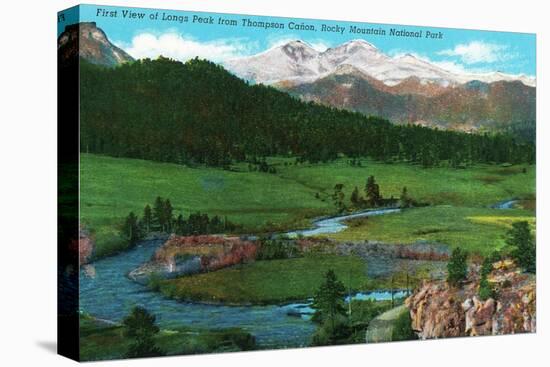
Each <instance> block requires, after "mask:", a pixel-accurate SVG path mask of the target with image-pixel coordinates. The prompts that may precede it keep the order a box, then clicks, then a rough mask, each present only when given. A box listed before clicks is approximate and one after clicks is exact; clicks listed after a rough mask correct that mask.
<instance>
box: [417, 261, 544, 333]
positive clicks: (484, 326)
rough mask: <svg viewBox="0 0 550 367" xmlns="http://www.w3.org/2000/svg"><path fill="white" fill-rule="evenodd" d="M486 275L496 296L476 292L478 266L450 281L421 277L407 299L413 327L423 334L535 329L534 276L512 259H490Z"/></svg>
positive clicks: (504, 331)
mask: <svg viewBox="0 0 550 367" xmlns="http://www.w3.org/2000/svg"><path fill="white" fill-rule="evenodd" d="M487 279H488V281H489V283H490V284H491V286H492V287H493V288H494V289H495V290H496V294H497V296H496V299H493V298H489V299H487V300H485V301H484V300H481V299H480V297H479V280H480V276H479V267H476V266H472V269H471V270H470V274H469V277H468V279H467V281H465V282H464V284H462V285H461V286H460V287H451V286H449V285H448V284H447V283H446V282H444V281H426V282H424V283H423V284H422V285H421V286H420V287H419V288H418V289H417V290H416V291H415V292H414V293H413V294H412V295H411V296H410V297H409V298H408V299H407V300H406V305H407V306H408V308H409V310H410V313H411V319H412V328H413V330H414V331H415V332H416V334H417V335H418V337H419V338H421V339H433V338H446V337H457V336H477V335H501V334H515V333H529V332H535V331H536V287H535V277H534V275H531V274H525V273H522V272H521V271H520V269H519V268H518V267H517V266H516V265H515V264H514V262H513V261H511V260H505V261H500V262H498V263H495V264H493V271H492V272H491V273H490V274H489V276H488V278H487Z"/></svg>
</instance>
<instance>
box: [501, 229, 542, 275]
mask: <svg viewBox="0 0 550 367" xmlns="http://www.w3.org/2000/svg"><path fill="white" fill-rule="evenodd" d="M507 235H508V238H507V239H506V243H507V244H508V245H510V246H512V247H513V248H514V250H513V252H512V256H513V257H514V258H515V259H516V261H517V263H518V264H519V266H521V267H522V268H523V269H525V271H526V272H529V273H535V272H536V268H537V259H536V257H537V248H536V244H535V240H534V238H533V234H532V233H531V228H530V226H529V223H528V222H527V221H521V222H515V223H513V224H512V228H511V229H510V230H509V231H508V233H507Z"/></svg>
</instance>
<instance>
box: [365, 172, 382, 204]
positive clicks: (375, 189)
mask: <svg viewBox="0 0 550 367" xmlns="http://www.w3.org/2000/svg"><path fill="white" fill-rule="evenodd" d="M365 194H366V197H367V198H366V201H367V205H368V206H370V207H376V206H378V205H379V204H380V203H381V201H382V196H380V187H379V186H378V184H377V183H376V180H375V178H374V176H369V178H368V179H367V184H366V185H365Z"/></svg>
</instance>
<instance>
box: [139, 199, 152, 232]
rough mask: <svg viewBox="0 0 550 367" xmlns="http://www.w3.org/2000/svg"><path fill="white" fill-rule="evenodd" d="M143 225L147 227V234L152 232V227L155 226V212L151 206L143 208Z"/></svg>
mask: <svg viewBox="0 0 550 367" xmlns="http://www.w3.org/2000/svg"><path fill="white" fill-rule="evenodd" d="M142 223H143V226H144V227H145V228H144V229H145V232H146V233H149V232H151V225H152V224H153V212H152V210H151V207H150V206H149V204H147V205H145V208H143V219H142Z"/></svg>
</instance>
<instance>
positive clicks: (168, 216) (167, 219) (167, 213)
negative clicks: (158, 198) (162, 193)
mask: <svg viewBox="0 0 550 367" xmlns="http://www.w3.org/2000/svg"><path fill="white" fill-rule="evenodd" d="M173 213H174V208H173V207H172V203H170V199H166V201H165V202H164V208H163V216H164V231H166V232H170V231H171V230H172V222H173V221H174V214H173Z"/></svg>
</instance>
